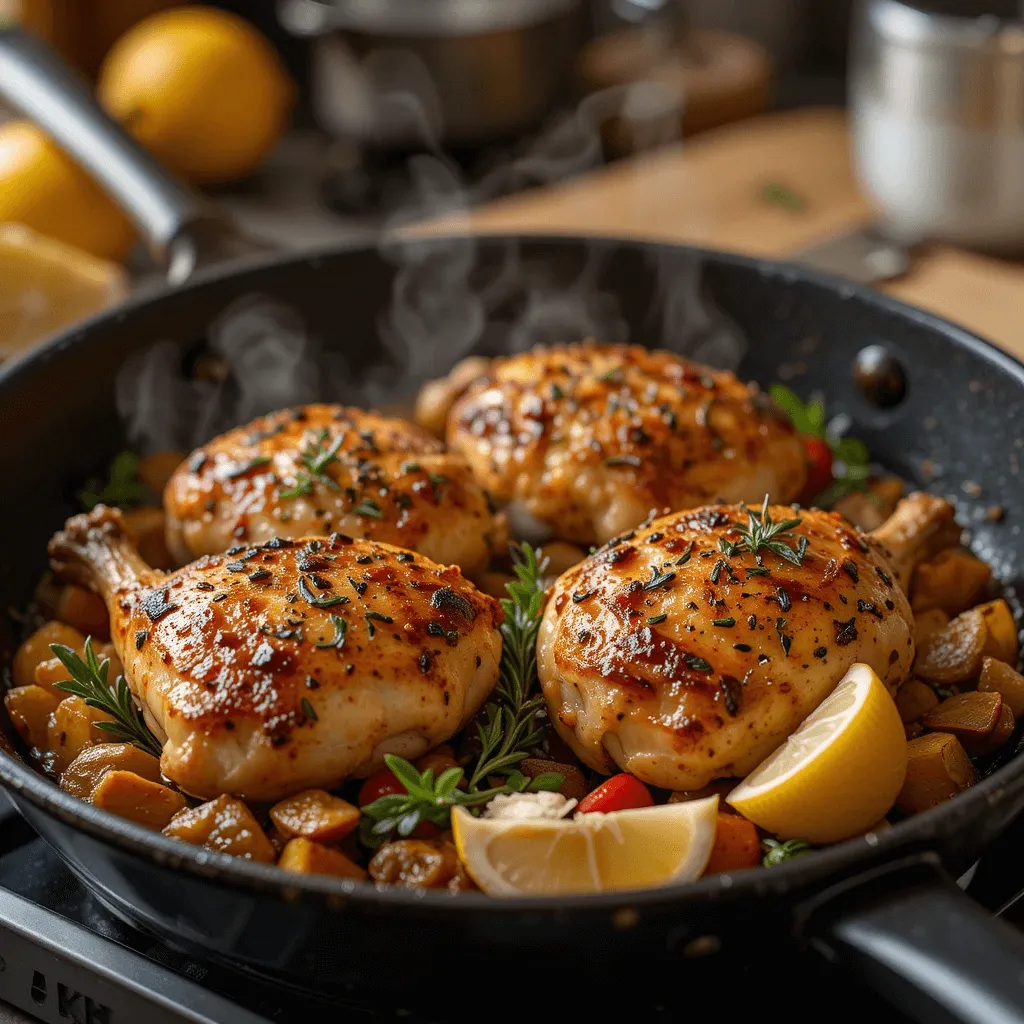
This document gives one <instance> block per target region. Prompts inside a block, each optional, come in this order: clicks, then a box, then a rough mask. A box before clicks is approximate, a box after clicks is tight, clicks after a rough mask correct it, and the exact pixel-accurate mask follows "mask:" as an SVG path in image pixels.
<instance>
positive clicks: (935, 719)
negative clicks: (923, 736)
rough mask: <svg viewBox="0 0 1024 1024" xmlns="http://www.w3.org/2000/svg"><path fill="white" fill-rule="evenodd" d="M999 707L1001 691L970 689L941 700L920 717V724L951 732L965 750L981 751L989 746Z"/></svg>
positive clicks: (978, 752)
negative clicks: (991, 691) (987, 691)
mask: <svg viewBox="0 0 1024 1024" xmlns="http://www.w3.org/2000/svg"><path fill="white" fill-rule="evenodd" d="M1002 711H1003V698H1002V696H1001V695H1000V694H998V693H982V692H981V691H979V690H973V691H971V692H970V693H961V694H958V695H957V696H955V697H950V698H949V700H944V701H943V702H942V703H941V704H940V705H939V706H938V707H936V708H933V709H932V710H931V711H929V712H928V713H927V714H926V715H924V716H923V717H922V718H921V724H922V725H923V726H924V727H925V728H926V729H932V730H934V731H935V732H949V733H952V734H953V735H954V736H956V738H957V739H958V740H959V741H960V742H961V744H962V745H963V748H964V750H966V751H967V753H968V754H983V753H986V752H988V751H989V750H990V749H992V748H991V746H990V739H991V737H992V734H993V732H994V731H995V729H996V726H997V725H998V724H999V718H1000V715H1001V714H1002ZM1010 731H1011V732H1012V731H1013V730H1012V728H1011V730H1010Z"/></svg>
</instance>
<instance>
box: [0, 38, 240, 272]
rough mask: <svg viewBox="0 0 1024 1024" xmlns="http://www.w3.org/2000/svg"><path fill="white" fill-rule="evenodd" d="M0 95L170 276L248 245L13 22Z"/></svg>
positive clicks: (0, 55)
mask: <svg viewBox="0 0 1024 1024" xmlns="http://www.w3.org/2000/svg"><path fill="white" fill-rule="evenodd" d="M0 99H3V100H4V101H6V103H7V104H8V105H9V106H11V107H13V108H14V109H15V110H17V111H18V112H19V113H20V114H22V115H23V116H25V117H26V118H28V119H29V120H31V121H33V122H34V123H35V124H36V125H38V126H39V127H40V128H41V129H42V130H43V131H44V132H46V134H47V135H49V136H50V138H52V139H53V140H54V142H56V143H57V145H59V146H60V147H61V148H62V149H63V150H65V151H66V152H67V153H68V154H69V155H70V156H72V157H73V158H74V159H75V160H76V161H77V162H78V163H79V164H81V166H82V167H84V168H85V169H86V170H87V171H88V172H89V173H90V174H91V175H92V176H93V177H94V178H95V179H96V180H97V181H98V182H99V183H100V184H101V185H102V186H103V188H104V189H105V190H106V191H107V192H108V193H109V194H110V195H111V197H112V198H113V199H114V200H115V202H117V203H118V205H120V206H121V207H122V208H123V209H124V210H125V212H126V213H127V214H128V215H129V216H130V217H131V219H132V221H133V222H134V223H135V225H136V227H137V228H138V229H139V233H140V235H141V236H142V239H143V241H144V242H145V244H146V247H147V248H148V249H149V251H150V253H151V254H152V256H153V258H154V259H155V260H156V261H157V262H158V263H160V264H162V265H163V266H165V267H167V276H168V279H169V280H170V281H171V282H172V283H175V284H177V283H180V282H181V281H183V280H184V279H185V278H187V277H188V276H189V275H190V274H191V273H192V271H193V270H194V269H195V268H196V266H197V265H198V264H199V263H206V262H209V261H211V260H214V259H223V258H225V257H230V256H237V255H241V254H243V252H245V251H249V250H250V248H251V247H250V246H248V245H247V244H246V243H243V242H241V241H240V236H239V235H238V233H237V232H236V231H235V229H234V228H233V227H232V225H231V223H230V221H229V220H228V219H227V218H225V217H224V216H223V215H222V214H221V213H219V212H218V211H217V210H216V208H215V207H214V206H213V205H212V204H211V203H209V202H207V201H206V200H205V199H204V198H202V197H201V196H199V195H197V194H196V193H195V192H193V191H192V190H191V189H190V188H189V187H188V186H187V185H185V184H184V183H183V182H181V181H179V180H178V179H177V178H176V177H175V176H174V175H173V174H171V173H170V171H168V170H167V169H166V168H164V167H162V166H161V165H160V164H159V163H157V161H156V160H154V159H153V157H151V156H150V155H149V154H148V153H147V152H146V151H145V150H143V149H142V147H141V146H139V145H138V144H137V143H136V142H135V141H134V139H132V138H131V136H129V135H128V133H127V132H125V131H124V130H123V129H122V128H121V127H120V126H119V125H117V124H115V122H114V121H112V120H111V119H110V117H108V116H107V114H106V113H105V112H104V111H103V109H102V108H101V107H100V105H99V104H98V103H97V102H96V100H95V99H93V96H92V93H91V91H90V90H89V88H88V86H87V85H86V83H85V82H84V81H83V80H82V79H81V78H79V76H78V75H76V74H75V72H74V71H72V70H71V69H70V68H69V67H68V66H67V65H66V64H65V63H64V62H63V61H62V60H61V58H60V57H59V56H57V54H56V53H54V52H53V51H52V50H51V49H50V48H49V47H48V46H46V44H45V43H43V42H42V41H41V40H39V39H37V38H36V37H35V36H32V35H30V34H29V33H27V32H25V31H23V30H22V29H19V28H4V29H2V30H0Z"/></svg>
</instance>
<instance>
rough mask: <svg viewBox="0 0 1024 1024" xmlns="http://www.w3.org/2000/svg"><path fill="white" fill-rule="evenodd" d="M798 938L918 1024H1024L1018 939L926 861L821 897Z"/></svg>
mask: <svg viewBox="0 0 1024 1024" xmlns="http://www.w3.org/2000/svg"><path fill="white" fill-rule="evenodd" d="M800 931H801V933H802V936H803V938H804V939H805V940H806V941H807V942H808V944H809V945H810V946H811V947H812V948H813V949H815V950H817V951H818V952H819V953H820V954H821V955H823V956H824V957H825V958H826V959H827V960H829V961H830V962H832V963H834V964H835V965H836V966H838V967H841V968H843V969H845V970H846V971H848V972H849V973H851V974H852V975H854V976H855V977H857V978H858V979H859V980H860V981H861V982H863V983H864V984H866V985H868V986H869V987H870V988H872V989H874V990H875V991H876V992H877V993H878V994H879V995H881V996H882V997H883V998H885V999H887V1000H888V1001H889V1002H890V1003H892V1004H893V1005H894V1006H895V1007H896V1008H897V1009H899V1010H900V1011H902V1012H903V1013H906V1014H908V1015H909V1016H911V1017H913V1018H914V1019H916V1020H918V1021H921V1022H922V1024H947V1022H948V1024H953V1022H956V1024H1024V936H1022V935H1021V934H1020V933H1019V932H1017V931H1016V930H1014V929H1013V928H1011V927H1010V926H1009V925H1007V924H1004V923H1003V922H1002V921H1000V920H998V919H997V918H995V917H993V916H992V915H991V914H990V913H989V912H988V911H986V910H985V909H984V908H983V907H982V906H981V905H980V904H978V903H976V902H975V901H974V900H973V899H971V898H970V897H969V896H967V895H966V894H965V893H964V892H962V891H961V890H960V889H959V888H958V887H957V885H956V883H955V882H953V880H952V879H951V878H950V877H949V876H948V875H947V874H946V873H945V872H944V871H943V870H942V868H941V867H940V866H939V865H938V863H937V862H936V861H934V860H933V859H932V858H931V857H927V858H925V859H921V858H917V859H915V860H913V861H911V862H908V863H906V864H902V865H896V866H895V867H892V868H889V867H887V868H883V869H881V870H880V871H879V873H878V874H877V875H875V876H873V877H868V878H867V879H864V878H863V877H861V878H858V879H855V880H853V881H852V882H850V883H846V884H844V885H843V886H841V887H839V888H838V891H837V890H836V889H833V890H831V891H828V892H826V893H823V894H821V896H819V897H817V898H816V899H815V901H814V905H813V906H811V907H810V908H807V909H806V912H805V916H804V921H803V924H802V927H801V929H800Z"/></svg>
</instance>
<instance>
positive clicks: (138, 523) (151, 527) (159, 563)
mask: <svg viewBox="0 0 1024 1024" xmlns="http://www.w3.org/2000/svg"><path fill="white" fill-rule="evenodd" d="M123 515H124V525H125V526H126V527H127V528H128V531H129V533H130V534H131V535H132V536H133V537H134V538H135V542H136V544H137V545H138V548H139V554H140V555H142V558H143V561H145V562H146V563H147V564H148V565H151V566H153V568H154V569H173V568H174V559H173V558H172V557H171V553H170V552H169V551H168V550H167V541H166V539H165V536H164V528H165V524H166V519H165V516H164V510H163V509H162V508H134V509H132V510H131V511H130V512H125V513H123Z"/></svg>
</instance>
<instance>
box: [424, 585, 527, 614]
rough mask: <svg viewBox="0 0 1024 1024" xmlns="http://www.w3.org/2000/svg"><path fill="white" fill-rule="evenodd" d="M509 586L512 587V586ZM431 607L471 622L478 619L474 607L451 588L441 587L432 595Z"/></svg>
mask: <svg viewBox="0 0 1024 1024" xmlns="http://www.w3.org/2000/svg"><path fill="white" fill-rule="evenodd" d="M507 585H508V586H512V584H507ZM430 607H431V608H439V609H441V608H447V609H449V610H450V611H453V612H457V613H458V614H459V615H461V616H462V617H463V618H464V619H468V620H469V621H470V622H472V621H473V620H474V619H475V618H476V610H475V609H474V608H473V605H472V604H471V603H470V602H469V601H467V600H466V598H464V597H463V596H462V595H461V594H456V593H455V591H454V590H452V588H451V587H441V588H440V589H439V590H435V591H434V593H433V594H431V595H430Z"/></svg>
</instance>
